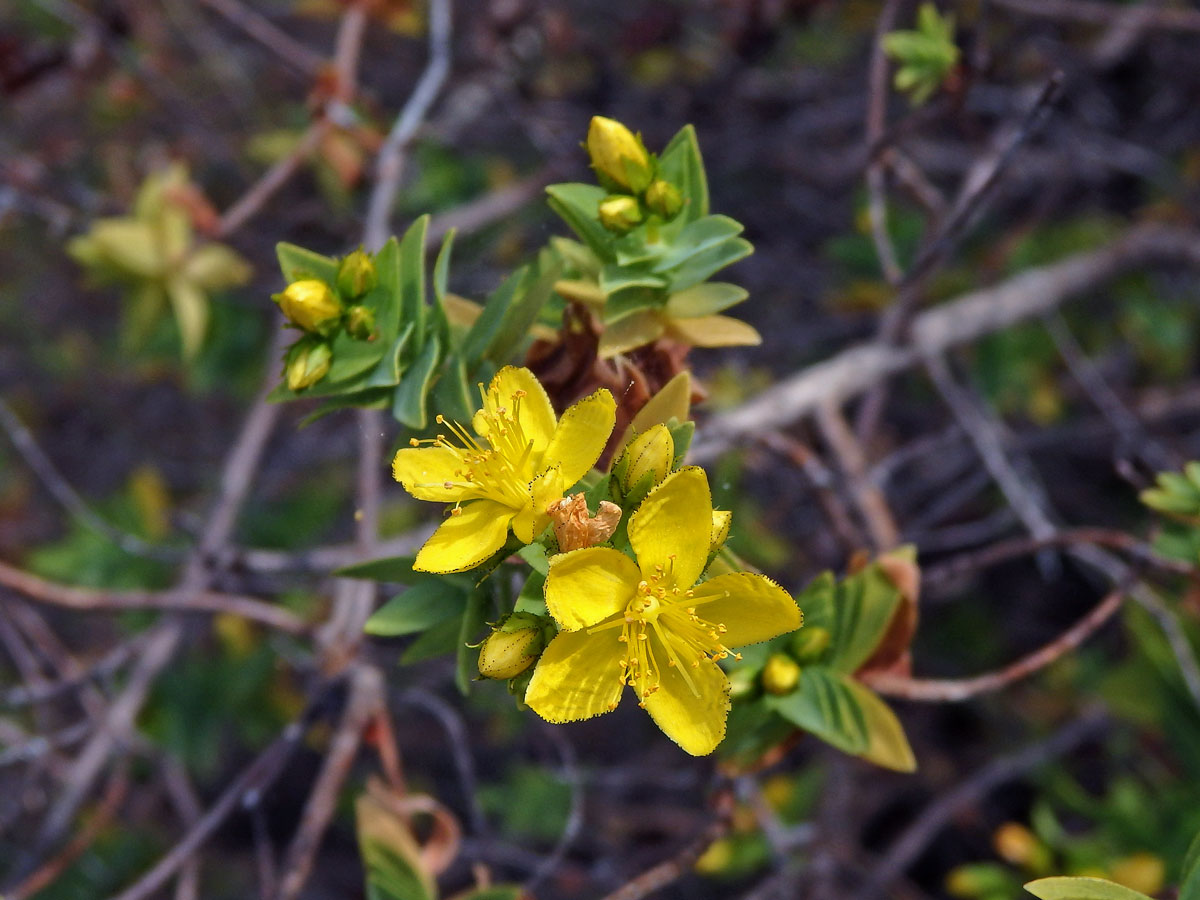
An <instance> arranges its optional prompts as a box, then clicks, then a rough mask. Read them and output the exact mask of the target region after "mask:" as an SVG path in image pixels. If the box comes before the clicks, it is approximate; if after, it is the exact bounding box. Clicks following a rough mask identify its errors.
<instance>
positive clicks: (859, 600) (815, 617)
mask: <svg viewBox="0 0 1200 900" xmlns="http://www.w3.org/2000/svg"><path fill="white" fill-rule="evenodd" d="M796 602H797V603H798V604H799V606H800V608H801V609H802V610H804V624H805V625H806V626H810V627H814V628H824V629H826V630H827V631H829V633H830V634H831V635H832V641H831V643H830V647H829V650H828V651H827V652H826V656H825V657H824V662H825V663H827V664H828V665H829V667H830V668H831V669H834V670H835V671H838V672H854V671H856V670H857V669H858V668H859V667H860V666H861V665H862V664H863V663H865V662H866V661H867V660H868V659H869V658H870V657H871V654H872V653H874V652H875V648H876V647H878V646H879V642H880V641H881V640H882V639H883V636H884V634H885V633H886V632H887V627H888V624H889V623H890V622H891V620H892V616H893V615H894V614H895V612H896V607H897V605H898V604H899V602H900V592H899V591H898V590H897V589H896V586H895V585H894V584H892V582H891V581H890V580H888V578H887V576H886V575H884V574H883V571H882V570H881V569H880V568H879V566H878V565H876V564H874V563H873V564H871V565H869V566H867V567H866V568H865V569H863V570H862V571H860V572H857V573H855V574H854V575H850V576H848V577H847V578H845V579H844V580H843V581H842V582H841V583H835V581H834V578H833V575H831V574H830V573H828V572H826V573H824V574H822V575H820V576H818V577H817V578H816V579H815V580H814V581H813V582H812V583H811V584H810V585H809V586H808V587H807V588H805V590H804V592H803V593H802V594H801V595H800V596H799V597H797V598H796Z"/></svg>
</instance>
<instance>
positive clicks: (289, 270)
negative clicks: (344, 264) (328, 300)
mask: <svg viewBox="0 0 1200 900" xmlns="http://www.w3.org/2000/svg"><path fill="white" fill-rule="evenodd" d="M275 255H276V256H277V257H278V258H279V268H280V270H281V271H282V272H283V277H284V279H285V280H286V281H287V282H288V283H291V282H293V281H300V280H302V279H304V278H316V279H318V280H320V281H324V282H325V283H326V284H329V285H334V284H337V271H338V261H337V260H336V259H333V258H332V257H329V256H322V255H321V254H320V253H313V252H312V251H311V250H305V249H304V248H303V247H297V246H296V245H295V244H288V243H283V242H280V243H278V244H276V245H275Z"/></svg>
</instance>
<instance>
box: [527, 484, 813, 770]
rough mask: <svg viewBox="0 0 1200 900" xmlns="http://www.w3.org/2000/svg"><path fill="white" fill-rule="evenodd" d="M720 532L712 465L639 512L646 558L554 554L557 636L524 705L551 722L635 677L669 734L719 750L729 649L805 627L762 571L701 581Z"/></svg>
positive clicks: (605, 707)
mask: <svg viewBox="0 0 1200 900" xmlns="http://www.w3.org/2000/svg"><path fill="white" fill-rule="evenodd" d="M712 537H713V516H712V499H711V495H710V493H709V489H708V479H707V477H706V476H705V474H704V472H703V470H701V469H698V468H695V467H690V468H686V469H681V470H680V471H678V472H676V473H674V474H673V475H671V476H670V477H668V478H667V479H666V480H665V481H664V482H663V483H662V484H661V485H659V486H658V487H657V488H655V489H654V491H652V492H651V493H650V494H649V495H648V496H647V497H646V500H645V502H643V503H642V505H641V506H640V507H638V509H637V511H636V512H635V513H634V514H633V516H632V517H631V518H630V522H629V541H630V544H631V545H632V547H633V551H634V554H635V555H636V557H637V561H636V562H634V561H633V560H631V559H630V558H629V557H628V556H626V555H625V554H623V553H621V552H619V551H617V550H613V549H611V548H606V547H590V548H588V549H585V550H576V551H574V552H572V553H563V554H560V555H558V556H555V557H553V558H551V560H550V574H549V575H548V576H547V578H546V606H547V608H548V609H549V611H550V614H551V615H552V616H554V618H555V620H556V621H557V622H558V625H559V628H560V629H561V630H560V631H559V634H558V636H557V637H555V638H554V640H553V641H551V642H550V646H548V647H547V648H546V650H545V652H544V653H543V654H542V658H541V659H540V660H539V661H538V665H537V668H536V669H535V670H534V673H533V678H532V679H531V681H530V683H529V689H528V691H527V692H526V694H525V702H526V703H527V704H528V705H529V706H530V707H531V708H532V709H533V710H534V711H535V712H536V713H537V714H538V715H540V716H541V717H542V718H544V719H546V720H548V721H551V722H571V721H575V720H578V719H588V718H591V717H592V716H598V715H600V714H601V713H605V712H608V711H609V710H613V709H616V708H617V703H618V702H619V701H620V699H621V692H622V690H623V689H624V686H625V685H626V684H629V685H631V686H632V687H633V689H634V691H635V692H636V693H637V696H638V699H639V701H640V703H639V705H641V706H643V707H645V709H646V710H647V711H648V712H649V713H650V717H651V718H652V719H654V722H655V724H657V725H658V727H659V728H661V729H662V730H663V731H664V732H665V733H666V734H667V736H668V737H670V738H671V739H672V740H673V741H675V742H676V743H678V744H679V746H681V747H682V748H683V749H684V750H686V751H687V752H688V753H691V754H693V755H694V756H702V755H704V754H706V753H711V752H712V751H713V750H714V749H716V746H717V745H718V744H719V743H720V742H721V740H722V739H723V738H724V737H725V719H726V716H727V715H728V711H729V680H728V679H727V678H726V677H725V673H724V672H723V671H722V670H721V667H720V666H719V665H717V660H720V659H724V658H725V657H727V656H729V655H730V653H731V650H730V648H731V647H740V646H742V645H744V644H754V643H758V642H759V641H765V640H769V639H770V638H773V637H775V636H777V635H780V634H784V633H786V632H788V631H792V630H793V629H795V628H798V627H800V623H801V619H802V617H801V614H800V610H799V609H797V607H796V603H795V601H794V600H792V598H791V597H790V596H789V595H788V593H787V592H786V591H785V590H783V588H781V587H779V585H777V584H775V583H774V582H773V581H771V580H770V579H768V578H766V577H765V576H762V575H752V574H749V573H746V572H738V573H732V574H728V575H718V576H717V577H716V578H711V579H709V580H708V581H705V582H702V583H699V584H697V581H698V579H699V578H700V575H701V573H702V572H703V570H704V566H705V563H706V562H707V560H708V551H709V545H710V542H711V541H712Z"/></svg>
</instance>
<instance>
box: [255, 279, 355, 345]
mask: <svg viewBox="0 0 1200 900" xmlns="http://www.w3.org/2000/svg"><path fill="white" fill-rule="evenodd" d="M271 299H272V300H274V301H275V302H276V303H278V304H279V308H280V309H281V310H283V314H284V315H285V316H287V318H288V321H290V322H291V323H293V324H294V325H298V326H300V327H301V328H303V329H304V330H305V331H308V332H311V333H313V334H319V335H322V336H323V337H328V336H329V335H330V334H332V333H333V331H334V330H335V329H336V328H337V325H338V322H339V321H341V317H342V304H341V301H339V300H338V298H337V297H336V296H334V293H333V291H331V290H330V289H329V286H328V285H327V284H325V282H323V281H317V280H316V279H315V278H308V279H305V280H303V281H293V282H292V283H291V284H289V285H288V286H287V288H286V289H285V290H284V291H283V293H281V294H276V295H275V296H273V297H272V298H271Z"/></svg>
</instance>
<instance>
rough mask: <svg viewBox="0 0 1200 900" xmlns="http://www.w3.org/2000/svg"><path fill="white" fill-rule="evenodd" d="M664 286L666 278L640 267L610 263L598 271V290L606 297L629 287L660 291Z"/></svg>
mask: <svg viewBox="0 0 1200 900" xmlns="http://www.w3.org/2000/svg"><path fill="white" fill-rule="evenodd" d="M666 286H667V279H666V278H663V277H662V276H661V275H655V274H653V273H652V272H650V271H648V270H647V269H644V268H642V267H640V266H619V265H615V264H611V263H610V264H609V265H607V266H605V267H604V268H603V269H602V270H601V271H600V290H601V291H603V292H604V293H605V294H606V295H609V294H615V293H617V292H618V291H623V290H625V289H627V288H631V287H645V288H654V289H657V290H662V289H663V288H665V287H666Z"/></svg>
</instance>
